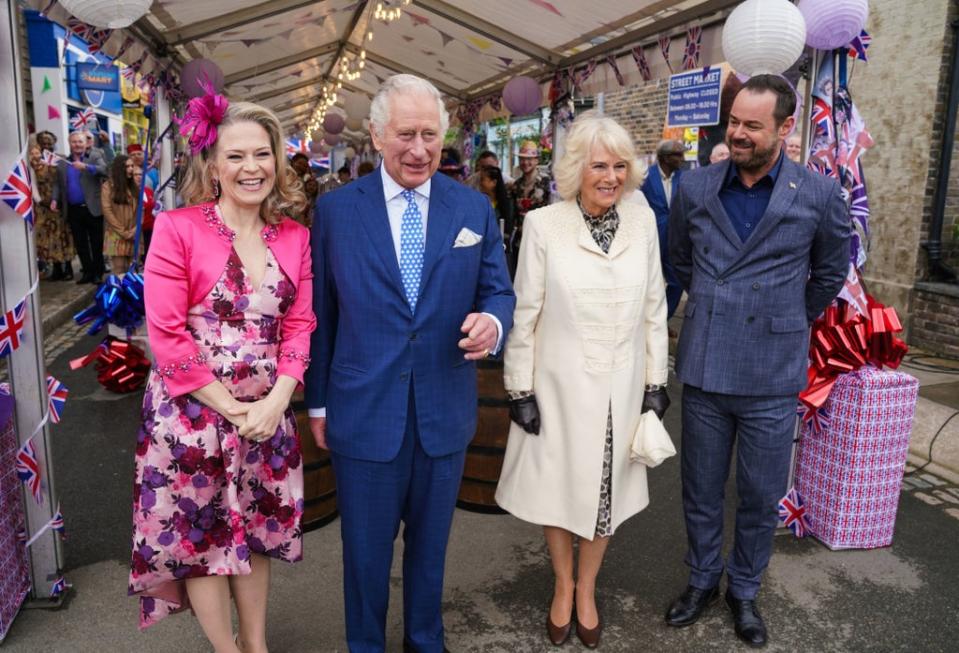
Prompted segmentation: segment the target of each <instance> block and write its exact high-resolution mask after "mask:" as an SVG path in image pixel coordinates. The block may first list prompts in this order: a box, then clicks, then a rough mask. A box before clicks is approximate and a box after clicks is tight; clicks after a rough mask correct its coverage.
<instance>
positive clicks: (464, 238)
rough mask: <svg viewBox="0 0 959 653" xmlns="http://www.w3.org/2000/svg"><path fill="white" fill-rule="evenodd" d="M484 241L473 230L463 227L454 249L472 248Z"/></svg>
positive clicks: (457, 236) (454, 243)
mask: <svg viewBox="0 0 959 653" xmlns="http://www.w3.org/2000/svg"><path fill="white" fill-rule="evenodd" d="M482 240H483V237H482V236H480V235H479V234H478V233H476V232H475V231H473V230H471V229H467V228H466V227H463V228H462V229H460V232H459V233H458V234H457V235H456V240H455V241H454V242H453V247H472V246H473V245H475V244H476V243H478V242H480V241H482Z"/></svg>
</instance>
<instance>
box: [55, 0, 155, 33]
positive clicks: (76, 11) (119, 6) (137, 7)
mask: <svg viewBox="0 0 959 653" xmlns="http://www.w3.org/2000/svg"><path fill="white" fill-rule="evenodd" d="M60 4H61V5H62V6H63V8H64V9H66V10H67V11H69V12H70V13H71V14H73V15H74V17H76V18H79V19H80V20H82V21H83V22H84V23H87V24H88V25H93V26H94V27H103V28H108V29H122V28H124V27H129V26H130V25H132V24H133V23H135V22H136V21H138V20H139V19H140V18H142V17H143V16H145V15H146V13H147V12H148V11H150V5H151V4H153V0H60Z"/></svg>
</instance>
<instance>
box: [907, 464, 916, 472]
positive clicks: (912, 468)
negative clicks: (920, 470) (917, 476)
mask: <svg viewBox="0 0 959 653" xmlns="http://www.w3.org/2000/svg"><path fill="white" fill-rule="evenodd" d="M914 471H916V466H915V465H912V464H910V463H906V473H907V474H911V473H912V472H914Z"/></svg>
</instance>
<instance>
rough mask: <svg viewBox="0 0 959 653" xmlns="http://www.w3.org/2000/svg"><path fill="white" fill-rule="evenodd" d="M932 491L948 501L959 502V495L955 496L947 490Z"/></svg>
mask: <svg viewBox="0 0 959 653" xmlns="http://www.w3.org/2000/svg"><path fill="white" fill-rule="evenodd" d="M932 493H933V494H934V495H936V496H937V497H939V498H940V499H942V500H943V501H945V502H946V503H956V504H959V497H956V496H953V495H952V494H951V493H950V492H946V491H945V490H933V491H932Z"/></svg>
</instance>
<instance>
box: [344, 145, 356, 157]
mask: <svg viewBox="0 0 959 653" xmlns="http://www.w3.org/2000/svg"><path fill="white" fill-rule="evenodd" d="M343 156H345V157H346V158H347V159H352V158H353V157H354V156H356V150H354V149H353V148H352V147H349V146H347V148H346V149H345V150H343Z"/></svg>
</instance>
